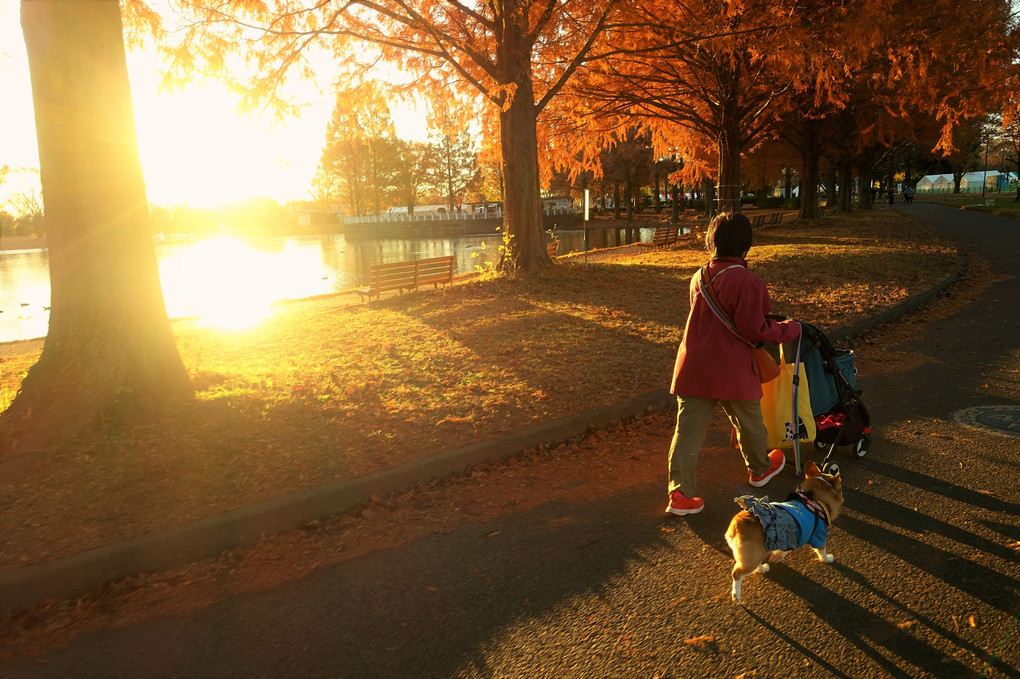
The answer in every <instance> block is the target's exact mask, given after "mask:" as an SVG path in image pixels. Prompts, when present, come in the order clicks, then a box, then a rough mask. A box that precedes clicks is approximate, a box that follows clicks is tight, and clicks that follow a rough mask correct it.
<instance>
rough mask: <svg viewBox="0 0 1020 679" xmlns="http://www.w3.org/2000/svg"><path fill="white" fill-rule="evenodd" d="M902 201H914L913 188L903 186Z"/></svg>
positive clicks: (908, 202) (911, 202)
mask: <svg viewBox="0 0 1020 679" xmlns="http://www.w3.org/2000/svg"><path fill="white" fill-rule="evenodd" d="M903 202H905V203H906V204H907V205H911V204H913V202H914V189H912V188H910V187H909V186H907V187H904V189H903Z"/></svg>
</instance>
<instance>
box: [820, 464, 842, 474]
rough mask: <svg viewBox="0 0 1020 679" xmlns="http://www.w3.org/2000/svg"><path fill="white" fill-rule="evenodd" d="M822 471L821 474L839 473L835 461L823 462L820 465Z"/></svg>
mask: <svg viewBox="0 0 1020 679" xmlns="http://www.w3.org/2000/svg"><path fill="white" fill-rule="evenodd" d="M822 473H823V474H838V473H839V465H838V464H836V463H835V462H826V463H825V464H823V465H822Z"/></svg>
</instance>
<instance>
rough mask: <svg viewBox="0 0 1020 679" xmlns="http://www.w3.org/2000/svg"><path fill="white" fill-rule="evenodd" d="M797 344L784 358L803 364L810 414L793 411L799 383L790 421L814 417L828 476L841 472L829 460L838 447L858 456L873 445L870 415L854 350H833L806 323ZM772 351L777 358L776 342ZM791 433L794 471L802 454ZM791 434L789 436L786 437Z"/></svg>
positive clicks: (733, 435) (733, 440)
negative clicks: (794, 456)
mask: <svg viewBox="0 0 1020 679" xmlns="http://www.w3.org/2000/svg"><path fill="white" fill-rule="evenodd" d="M769 317H770V318H774V319H776V320H788V319H787V317H786V316H779V315H771V314H770V316H769ZM800 325H801V337H800V340H799V342H791V343H790V345H788V346H784V354H785V355H786V356H794V355H798V354H799V362H800V363H801V364H803V366H804V371H805V373H806V375H804V377H805V378H806V379H807V384H808V387H809V388H808V392H809V393H808V396H810V401H811V413H809V414H807V413H803V414H802V413H798V412H797V402H798V397H797V391H798V389H799V385H798V384H796V382H797V381H796V380H795V381H794V386H793V404H792V405H793V419H794V420H795V421H800V422H803V418H804V416H806V415H807V416H810V417H812V418H813V419H814V421H815V430H816V431H815V440H814V445H815V447H816V448H818V449H819V450H826V449H828V450H827V452H826V454H825V459H824V460H822V462H821V464H819V465H818V466H819V468H820V469H821V470H822V471H823V472H825V473H827V474H835V473H836V472H838V471H839V465H838V464H836V463H835V462H832V461H831V460H830V458H831V457H832V454H833V453H834V452H835V450H836V447H837V446H853V454H854V455H855V456H856V457H857V458H862V457H864V456H865V455H867V454H868V447H869V446H870V445H871V415H869V414H868V409H867V407H866V406H865V405H864V401H862V400H861V390H860V389H859V388H858V387H857V368H856V367H855V366H854V352H853V351H851V350H850V349H840V348H837V347H836V346H835V345H833V343H832V342H831V341H829V338H828V337H826V336H825V333H823V332H822V331H821V330H819V329H818V328H816V327H815V326H813V325H810V324H808V323H803V322H802V323H801V324H800ZM767 349H768V350H769V352H770V353H773V354H774V355H775V357H776V360H779V358H778V355H779V354H778V346H777V347H772V346H769V347H767ZM763 407H764V404H763ZM801 430H802V431H803V430H804V428H803V427H801ZM807 436H808V434H807V433H806V432H805V433H804V434H803V435H802V436H800V437H798V436H792V438H793V443H794V446H793V447H794V454H795V455H796V464H797V473H798V474H799V473H800V472H801V470H802V469H803V465H802V464H801V459H800V458H801V455H800V440H799V439H800V438H806V437H807ZM790 438H791V436H790V435H789V427H788V436H787V440H789V439H790ZM730 445H732V446H733V447H734V448H737V447H738V444H737V431H736V429H733V430H732V431H731V433H730Z"/></svg>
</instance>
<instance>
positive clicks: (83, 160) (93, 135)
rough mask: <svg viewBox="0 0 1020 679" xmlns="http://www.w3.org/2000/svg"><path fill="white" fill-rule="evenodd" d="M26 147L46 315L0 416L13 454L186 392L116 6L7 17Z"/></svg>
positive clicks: (46, 6)
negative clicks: (41, 237) (21, 69)
mask: <svg viewBox="0 0 1020 679" xmlns="http://www.w3.org/2000/svg"><path fill="white" fill-rule="evenodd" d="M21 24H22V30H23V32H24V36H25V44H26V47H27V50H28V61H29V68H30V72H31V80H32V98H33V102H34V104H35V121H36V133H37V137H38V144H39V165H40V178H41V181H42V190H43V201H44V203H45V217H46V221H47V244H48V246H49V263H50V285H51V291H52V292H51V301H50V306H51V311H50V327H49V334H48V335H47V337H46V343H45V345H44V347H43V352H42V355H41V356H40V358H39V361H38V363H37V364H36V365H35V366H33V367H32V369H31V370H30V371H29V373H28V375H27V376H26V377H25V379H24V381H23V383H22V389H21V392H20V393H19V394H18V396H17V398H16V399H15V400H14V403H13V404H12V405H11V407H10V408H9V409H8V410H7V411H6V413H4V418H3V420H4V427H5V429H6V432H7V433H9V434H12V435H11V436H10V437H0V438H6V439H7V441H8V442H9V443H11V444H13V446H14V447H17V446H18V445H19V443H20V446H21V447H28V446H33V447H34V446H37V445H39V444H40V443H43V442H56V441H58V440H59V439H60V438H61V437H62V436H64V435H67V434H72V433H74V432H76V431H79V430H80V429H81V428H82V427H87V426H90V425H93V424H94V423H95V422H96V421H97V420H101V419H103V418H104V417H105V416H108V415H110V414H113V413H117V414H119V415H122V414H123V412H124V410H131V409H132V408H133V407H134V406H138V405H148V404H151V403H154V402H160V401H165V400H166V399H168V398H174V397H187V396H189V395H191V394H192V387H191V382H190V380H189V378H188V374H187V371H186V370H185V368H184V365H183V363H182V362H181V358H180V355H179V354H178V352H177V347H176V345H175V343H174V338H173V333H172V332H171V329H170V323H169V321H168V319H167V315H166V307H165V304H164V301H163V292H162V288H161V287H160V281H159V270H158V266H157V262H156V252H155V247H154V246H153V243H152V234H151V233H150V231H149V224H148V203H147V200H146V196H145V185H144V183H143V180H142V170H141V164H140V161H139V157H138V146H137V141H136V135H135V124H134V113H133V110H132V105H131V93H130V88H129V85H128V74H127V64H126V61H125V56H124V43H123V34H122V28H121V19H120V8H119V5H118V3H117V2H116V0H79V1H76V2H38V1H35V2H30V1H28V0H25V1H23V2H22V5H21Z"/></svg>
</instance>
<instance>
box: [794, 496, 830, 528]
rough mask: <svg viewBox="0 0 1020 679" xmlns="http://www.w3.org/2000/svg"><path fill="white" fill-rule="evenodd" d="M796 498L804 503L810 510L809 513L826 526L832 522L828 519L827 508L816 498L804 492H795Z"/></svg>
mask: <svg viewBox="0 0 1020 679" xmlns="http://www.w3.org/2000/svg"><path fill="white" fill-rule="evenodd" d="M796 495H797V499H799V500H800V501H801V502H803V503H804V506H805V507H807V508H808V509H810V510H811V513H812V514H814V515H815V516H817V517H818V518H820V519H821V520H822V521H824V522H825V525H826V526H828V525H830V524H831V523H832V521H830V519H829V509H828V507H826V506H825V505H824V504H822V503H821V502H819V501H818V500H816V499H814V498H813V497H810V496H808V495H806V494H804V493H797V494H796Z"/></svg>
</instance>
